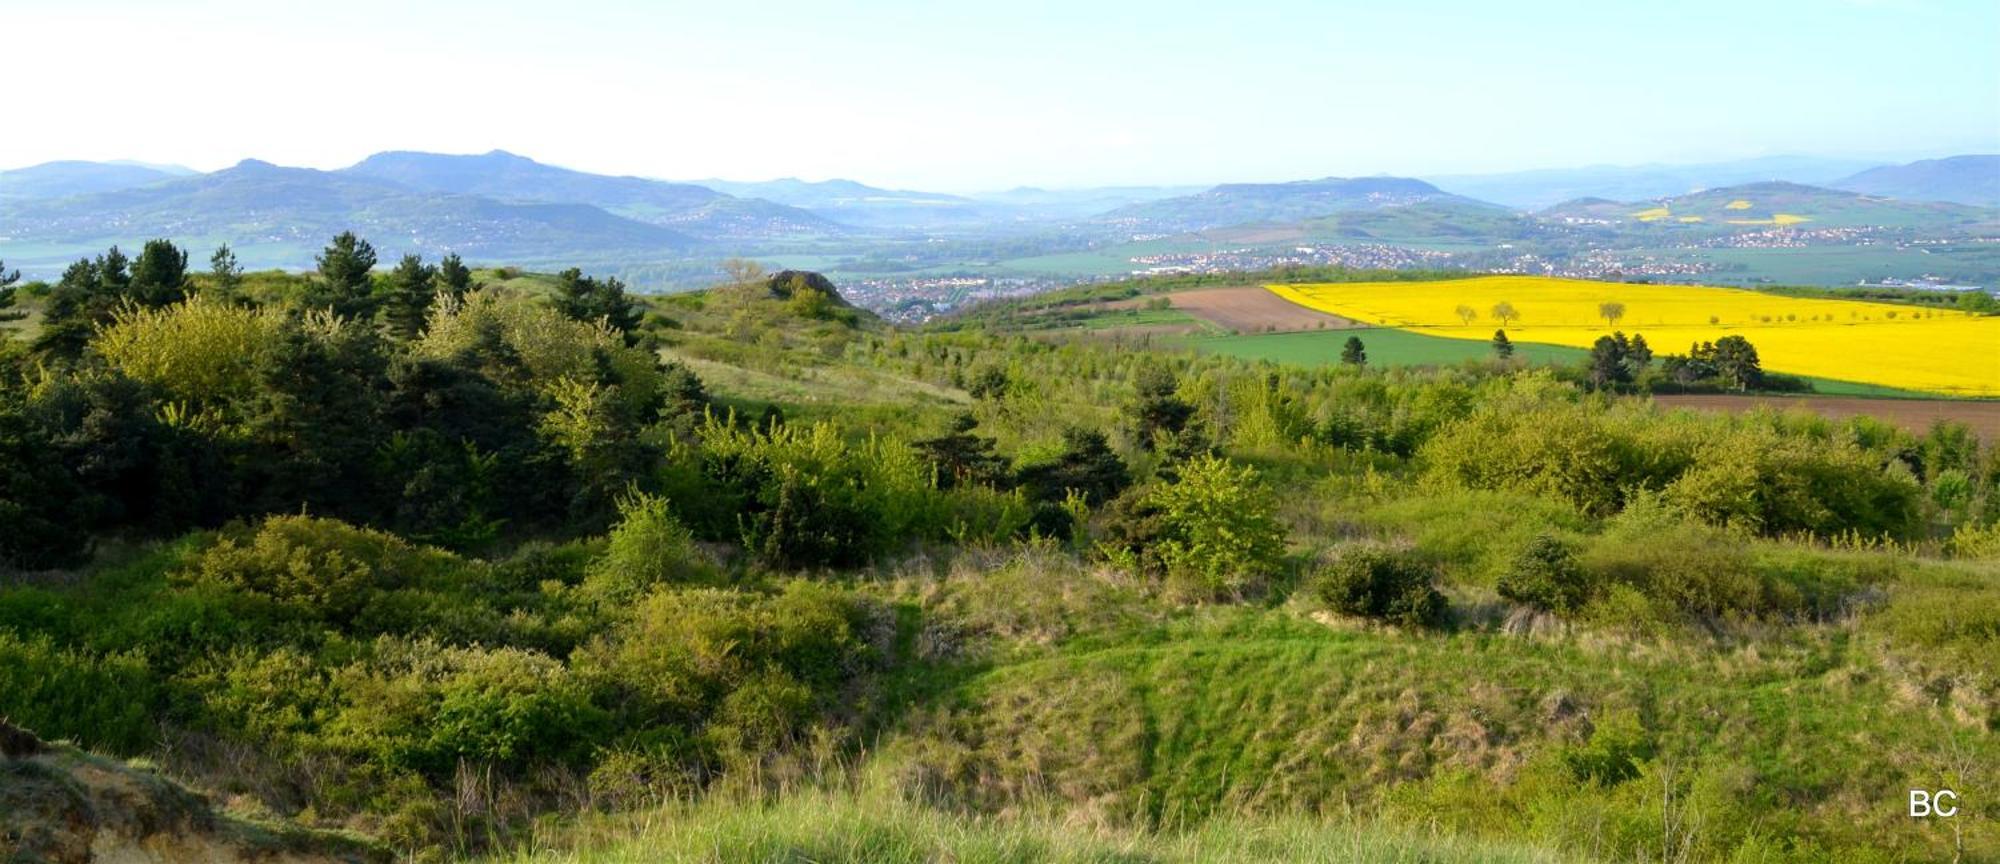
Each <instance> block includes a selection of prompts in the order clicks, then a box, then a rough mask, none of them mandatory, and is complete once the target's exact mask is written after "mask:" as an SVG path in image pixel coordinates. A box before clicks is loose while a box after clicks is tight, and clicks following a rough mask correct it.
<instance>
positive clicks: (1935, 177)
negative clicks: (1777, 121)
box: [1833, 156, 2000, 207]
mask: <svg viewBox="0 0 2000 864" xmlns="http://www.w3.org/2000/svg"><path fill="white" fill-rule="evenodd" d="M1833 186H1834V188H1836V189H1845V190H1847V191H1849V192H1861V193H1864V194H1868V195H1883V196H1887V197H1890V198H1903V199H1907V200H1911V201H1944V202H1950V203H1954V204H1972V205H1976V206H1980V207H2000V156H1953V157H1950V158H1948V159H1924V160H1922V161H1918V162H1911V163H1909V164H1908V165H1885V166H1883V167H1880V168H1870V169H1868V170H1866V171H1863V172H1861V173H1859V174H1855V175H1854V176H1852V177H1848V178H1846V179H1843V180H1840V181H1837V182H1835V183H1834V184H1833Z"/></svg>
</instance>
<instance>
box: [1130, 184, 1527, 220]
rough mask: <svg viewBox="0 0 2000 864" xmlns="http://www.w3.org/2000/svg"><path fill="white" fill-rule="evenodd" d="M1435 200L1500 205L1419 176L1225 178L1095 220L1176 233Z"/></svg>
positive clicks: (1480, 205) (1478, 204) (1479, 205)
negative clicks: (1225, 180) (1272, 180)
mask: <svg viewBox="0 0 2000 864" xmlns="http://www.w3.org/2000/svg"><path fill="white" fill-rule="evenodd" d="M1436 201H1453V202H1457V203H1461V204H1464V205H1467V206H1473V207H1486V208H1488V209H1493V210H1498V209H1500V208H1498V207H1495V206H1493V205H1488V204H1483V203H1482V202H1477V201H1473V200H1472V199H1469V198H1462V197H1460V196H1457V195H1452V194H1450V193H1448V192H1444V191H1443V190H1440V189H1438V188H1437V187H1436V186H1432V185H1431V184H1429V183H1425V182H1424V181H1422V180H1412V179H1409V178H1405V177H1359V178H1344V177H1327V178H1323V179H1319V180H1298V181H1293V182H1290V183H1227V184H1223V185H1221V186H1216V187H1214V188H1212V189H1209V190H1207V191H1204V192H1198V193H1195V194H1193V195H1183V196H1178V197H1174V198H1165V199H1161V200H1158V201H1149V202H1146V203H1143V204H1133V205H1130V206H1126V207H1120V208H1118V209H1117V210H1113V211H1111V212H1110V213H1106V214H1104V215H1103V216H1101V217H1099V219H1098V221H1099V222H1101V223H1104V224H1107V225H1111V226H1116V227H1120V228H1125V229H1129V230H1133V231H1146V232H1163V233H1178V232H1185V231H1200V230H1205V229H1209V228H1219V227H1224V226H1229V225H1241V224H1245V223H1250V222H1297V221H1301V220H1306V219H1312V218H1316V217H1321V216H1329V215H1332V214H1335V213H1341V212H1346V211H1365V210H1380V209H1386V208H1395V207H1405V206H1409V205H1412V204H1418V203H1423V202H1436Z"/></svg>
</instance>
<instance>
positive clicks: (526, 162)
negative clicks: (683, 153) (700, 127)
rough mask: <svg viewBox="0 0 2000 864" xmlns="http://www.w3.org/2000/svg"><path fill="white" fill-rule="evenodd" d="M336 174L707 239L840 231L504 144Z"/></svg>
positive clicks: (744, 201) (769, 204)
mask: <svg viewBox="0 0 2000 864" xmlns="http://www.w3.org/2000/svg"><path fill="white" fill-rule="evenodd" d="M337 173H340V174H343V175H346V176H351V177H361V178H368V179H372V180H380V181H387V182H392V183H395V184H398V185H401V186H405V187H408V188H411V189H418V190H423V191H428V192H449V193H457V194H462V195H479V196H484V197H487V198H492V199H495V200H499V201H506V202H532V203H540V204H585V205H589V206H592V207H597V208H601V209H603V210H606V211H609V212H611V213H614V214H617V215H619V216H623V217H625V218H627V219H633V220H636V221H640V222H645V223H648V224H652V225H662V226H670V227H673V228H675V229H678V230H682V231H686V232H688V233H690V234H693V235H696V236H699V237H705V238H725V237H746V236H748V237H773V236H792V235H811V234H831V233H839V232H840V231H842V230H843V226H840V225H837V224H835V223H833V222H831V221H829V220H827V219H824V218H821V217H819V216H816V215H814V214H812V213H808V212H806V211H804V210H800V209H798V208H796V207H791V206H787V205H785V204H781V203H776V202H773V201H769V200H761V199H755V198H738V197H735V196H732V195H728V194H724V193H722V192H717V191H715V190H713V189H710V188H708V187H705V186H697V185H693V184H689V183H669V182H666V181H663V180H649V179H646V178H644V177H614V176H610V175H605V174H591V173H588V172H584V171H574V170H571V169H568V168H560V167H557V166H554V165H545V164H543V163H540V162H536V161H535V160H533V159H529V158H528V157H525V156H519V155H515V154H513V153H509V152H507V151H505V150H493V151H491V152H488V153H483V154H479V155H465V156H461V155H450V154H442V153H419V152H413V151H391V152H385V153H377V154H375V155H373V156H370V157H368V158H367V159H363V160H362V161H360V162H358V163H356V164H354V165H352V166H349V167H347V168H343V169H341V170H340V171H339V172H337Z"/></svg>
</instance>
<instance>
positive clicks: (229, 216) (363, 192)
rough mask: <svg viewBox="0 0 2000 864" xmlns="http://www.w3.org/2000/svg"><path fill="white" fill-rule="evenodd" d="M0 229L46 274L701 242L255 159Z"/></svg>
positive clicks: (50, 205)
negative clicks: (111, 256) (76, 265)
mask: <svg viewBox="0 0 2000 864" xmlns="http://www.w3.org/2000/svg"><path fill="white" fill-rule="evenodd" d="M0 220H4V221H5V223H6V224H7V225H8V229H9V235H10V236H9V237H8V240H9V241H10V244H15V245H17V246H20V247H25V248H26V249H28V250H30V251H29V252H28V253H26V254H24V253H23V252H20V251H14V252H12V254H10V255H9V263H10V264H17V265H18V266H23V267H24V268H26V269H29V270H31V271H40V272H46V271H47V270H49V269H52V268H59V266H60V264H61V263H63V262H64V261H65V260H66V259H68V258H72V257H75V255H76V254H79V253H80V252H83V251H88V250H91V249H101V248H102V247H103V246H107V245H110V244H112V243H124V244H127V245H131V244H133V243H136V242H137V241H139V240H143V239H145V238H149V237H171V238H174V239H176V240H179V241H181V242H182V243H184V244H192V245H194V246H196V247H197V248H199V247H200V246H203V245H207V244H212V243H218V242H227V243H229V244H231V245H232V246H235V247H237V249H238V254H239V255H240V256H241V257H242V259H243V262H244V263H245V264H246V265H249V266H282V267H305V266H310V265H311V263H312V253H313V252H315V251H317V250H318V249H319V247H320V246H321V245H322V244H324V243H325V241H326V239H327V238H328V237H330V236H332V235H334V234H336V233H339V232H341V231H346V230H353V231H356V232H358V233H360V234H362V235H363V236H366V237H368V238H370V239H372V240H373V241H374V242H375V244H376V246H377V247H378V248H380V249H381V250H382V251H383V252H385V253H391V252H393V253H398V254H400V253H403V252H421V253H426V254H437V253H441V252H443V251H445V250H452V251H457V252H459V253H460V254H462V255H465V256H466V257H468V258H473V259H476V260H496V259H501V258H515V259H522V260H542V259H547V258H551V257H559V256H565V255H583V256H594V255H603V254H607V253H612V252H662V251H678V250H685V249H688V248H690V247H692V246H694V245H696V243H697V242H698V241H696V239H695V238H693V237H691V236H689V235H688V234H686V233H683V232H681V231H677V230H674V229H672V228H667V227H663V226H659V225H651V224H647V223H644V222H639V221H635V220H632V219H627V218H624V217H621V216H617V215H614V214H612V213H608V212H605V211H604V210H601V209H599V208H596V207H591V206H587V205H583V204H547V203H516V202H507V201H499V200H495V199H492V198H486V197H481V196H477V195H461V194H450V193H443V192H425V191H418V190H413V189H410V188H408V187H406V186H402V185H399V184H396V183H392V182H389V181H387V180H380V179H373V178H368V177H361V176H355V175H351V174H345V173H340V172H329V171H316V170H312V169H308V168H287V167H282V166H278V165H273V164H271V163H269V162H262V161H258V160H254V159H249V160H244V161H243V162H241V163H238V164H237V165H235V166H234V167H231V168H227V169H224V170H222V171H217V172H214V173H212V174H200V175H196V176H192V177H182V178H177V179H172V180H167V181H164V182H160V183H154V184H151V185H147V186H142V187H138V188H133V189H124V190H119V191H114V192H100V193H95V194H89V195H77V196H71V197H68V198H63V199H58V200H53V201H35V202H32V203H22V202H16V203H13V204H7V205H0ZM32 250H47V252H46V253H45V254H42V255H39V256H38V255H36V254H32ZM37 265H40V266H37Z"/></svg>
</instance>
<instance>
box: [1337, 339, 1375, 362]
mask: <svg viewBox="0 0 2000 864" xmlns="http://www.w3.org/2000/svg"><path fill="white" fill-rule="evenodd" d="M1340 362H1342V363H1345V364H1347V365H1349V366H1366V365H1368V348H1367V346H1365V345H1362V344H1361V337H1359V336H1349V337H1347V344H1345V345H1342V346H1341V347H1340Z"/></svg>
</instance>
